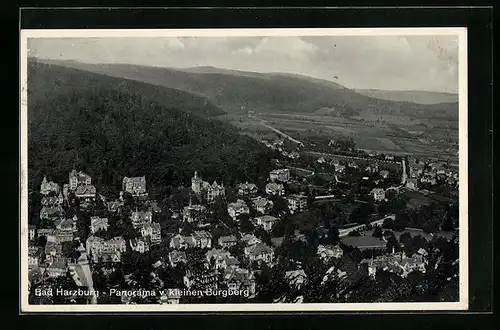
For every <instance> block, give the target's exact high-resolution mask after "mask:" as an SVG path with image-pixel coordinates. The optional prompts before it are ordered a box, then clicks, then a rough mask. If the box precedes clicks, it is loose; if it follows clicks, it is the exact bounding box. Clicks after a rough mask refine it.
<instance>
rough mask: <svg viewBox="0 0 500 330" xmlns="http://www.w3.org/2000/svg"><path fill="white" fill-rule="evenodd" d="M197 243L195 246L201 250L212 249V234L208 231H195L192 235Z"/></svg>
mask: <svg viewBox="0 0 500 330" xmlns="http://www.w3.org/2000/svg"><path fill="white" fill-rule="evenodd" d="M191 236H192V237H193V239H194V241H195V246H196V247H198V248H200V249H210V248H211V247H212V234H210V233H209V232H208V231H204V230H200V231H195V232H194V233H193V234H192V235H191Z"/></svg>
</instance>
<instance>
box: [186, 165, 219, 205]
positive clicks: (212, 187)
mask: <svg viewBox="0 0 500 330" xmlns="http://www.w3.org/2000/svg"><path fill="white" fill-rule="evenodd" d="M191 190H192V191H193V192H194V193H195V194H196V195H198V196H203V197H205V198H206V199H207V201H208V202H209V203H211V202H213V201H214V200H215V199H216V198H219V197H224V196H225V195H226V190H225V188H224V186H223V185H219V184H217V182H216V181H214V182H213V183H212V184H210V183H208V182H207V181H203V180H202V178H201V177H200V176H199V175H198V172H194V176H193V177H192V178H191Z"/></svg>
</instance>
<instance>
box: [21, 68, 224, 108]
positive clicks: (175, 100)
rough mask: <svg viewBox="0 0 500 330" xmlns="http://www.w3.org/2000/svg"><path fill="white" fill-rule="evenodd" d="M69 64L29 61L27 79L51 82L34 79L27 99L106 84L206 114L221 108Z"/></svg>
mask: <svg viewBox="0 0 500 330" xmlns="http://www.w3.org/2000/svg"><path fill="white" fill-rule="evenodd" d="M68 63H71V65H65V66H59V65H55V64H49V63H46V62H43V61H39V60H36V59H30V60H29V62H28V79H30V80H36V79H43V80H47V81H48V82H50V83H47V84H43V83H42V82H41V81H40V82H34V84H35V85H36V86H37V88H34V89H30V90H28V97H29V98H30V100H35V101H38V100H39V99H45V98H47V97H49V98H51V97H57V96H59V95H68V92H73V91H74V90H75V89H87V88H92V89H93V90H95V91H96V92H97V91H98V88H101V87H103V85H106V84H109V85H110V86H108V87H112V88H113V89H115V90H121V91H124V92H126V91H129V90H133V92H134V93H140V94H142V95H144V96H147V97H148V98H150V99H151V100H153V101H155V102H158V103H159V104H161V105H163V106H167V107H175V108H177V109H181V110H184V111H188V112H193V113H197V114H200V115H205V116H219V115H221V114H224V111H223V110H222V109H220V108H219V107H217V106H216V105H214V104H213V103H212V102H211V101H210V100H209V99H208V98H206V97H202V96H200V95H195V94H191V93H188V92H185V91H182V90H178V89H173V88H168V87H165V86H161V85H154V84H147V83H144V82H141V81H138V80H136V79H129V80H126V79H113V78H111V77H108V76H106V75H96V74H89V73H88V71H89V70H85V71H81V70H78V69H79V68H78V67H79V62H75V61H68Z"/></svg>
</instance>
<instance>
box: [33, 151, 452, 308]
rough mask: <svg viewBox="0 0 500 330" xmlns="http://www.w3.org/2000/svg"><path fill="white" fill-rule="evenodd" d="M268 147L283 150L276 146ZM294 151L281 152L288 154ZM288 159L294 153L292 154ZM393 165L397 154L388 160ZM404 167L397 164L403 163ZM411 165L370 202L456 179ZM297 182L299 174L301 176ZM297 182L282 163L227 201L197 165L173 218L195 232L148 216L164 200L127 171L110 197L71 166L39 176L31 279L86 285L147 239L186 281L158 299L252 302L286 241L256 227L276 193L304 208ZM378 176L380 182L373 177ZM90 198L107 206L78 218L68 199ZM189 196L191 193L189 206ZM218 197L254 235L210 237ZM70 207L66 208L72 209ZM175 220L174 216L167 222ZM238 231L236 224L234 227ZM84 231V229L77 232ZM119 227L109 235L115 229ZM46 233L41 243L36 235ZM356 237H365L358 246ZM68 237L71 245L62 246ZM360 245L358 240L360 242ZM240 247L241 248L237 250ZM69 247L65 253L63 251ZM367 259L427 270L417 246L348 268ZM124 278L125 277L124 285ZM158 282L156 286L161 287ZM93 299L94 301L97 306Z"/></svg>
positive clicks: (326, 253)
mask: <svg viewBox="0 0 500 330" xmlns="http://www.w3.org/2000/svg"><path fill="white" fill-rule="evenodd" d="M273 147H276V148H281V149H280V150H282V151H284V148H283V147H282V146H280V145H277V146H276V145H273ZM290 154H291V153H288V155H290ZM292 158H298V156H297V157H295V156H294V157H292ZM320 160H321V158H320V159H318V163H319V164H320V165H321V164H324V163H327V161H326V159H323V160H321V161H320ZM384 161H387V162H394V159H393V158H392V159H385V160H384ZM329 164H330V165H332V166H333V171H332V172H333V175H335V179H336V180H338V178H341V177H342V175H343V174H344V173H345V172H346V169H350V170H351V171H352V170H357V171H362V172H363V173H367V174H366V175H370V176H372V177H374V178H376V180H381V181H383V180H386V179H387V178H389V177H390V176H391V175H392V174H391V172H390V170H388V169H386V168H381V167H380V166H379V164H378V163H377V162H374V163H369V164H368V165H367V164H366V162H363V164H362V165H359V164H358V163H357V162H356V161H355V160H352V159H351V160H346V161H345V162H342V161H338V160H336V159H334V160H332V161H331V162H330V163H329ZM402 166H404V162H403V165H402ZM403 172H405V173H406V172H408V173H406V174H407V177H406V179H405V180H402V182H401V185H400V186H398V187H391V188H382V187H375V188H373V189H372V190H371V191H370V195H371V196H372V198H373V201H374V202H375V203H379V202H382V201H385V200H387V196H386V192H387V191H388V189H394V190H395V191H396V192H398V191H399V189H401V188H403V189H411V190H418V189H419V185H420V184H422V183H426V184H430V185H433V184H436V183H437V182H445V183H446V184H451V185H457V182H458V176H457V174H456V172H454V171H451V170H448V169H447V168H446V167H445V166H442V165H440V164H435V163H432V162H422V161H417V160H416V159H414V158H410V159H409V161H408V170H407V171H406V170H403ZM301 180H302V181H301V182H303V179H301ZM295 181H297V182H298V180H297V179H296V178H294V175H292V173H291V171H290V169H289V168H286V167H282V168H278V169H275V170H272V171H270V172H269V177H268V180H267V182H266V184H265V185H264V186H262V187H259V186H258V185H257V184H255V183H251V182H250V183H249V182H245V183H239V184H237V185H235V186H234V187H233V188H234V189H233V191H235V192H236V195H237V198H236V199H235V200H233V201H230V202H228V201H227V200H226V188H225V187H224V185H223V184H218V183H217V182H216V181H213V183H209V182H207V181H203V179H202V178H201V176H200V175H199V174H198V172H195V173H194V175H193V177H192V179H191V186H190V193H191V195H192V197H193V198H190V201H189V204H188V205H184V206H182V207H181V208H180V209H179V212H178V213H181V215H180V216H179V217H178V218H176V219H177V220H178V221H180V222H181V223H184V224H190V225H191V226H192V227H193V228H195V229H194V230H193V231H190V232H184V231H182V230H181V229H179V232H175V233H169V232H164V231H163V230H162V228H161V225H160V223H159V222H158V221H157V217H156V216H155V214H158V213H159V212H160V211H161V209H162V208H161V207H160V206H161V205H160V206H159V205H158V203H157V202H156V201H154V200H151V199H150V198H149V195H148V192H147V187H146V177H145V176H140V177H124V178H123V180H122V191H121V193H120V196H119V197H118V198H116V199H106V198H104V197H103V196H100V195H97V192H96V187H95V186H94V185H93V184H92V178H91V176H90V175H89V174H86V173H84V172H82V171H79V172H77V171H76V170H73V171H71V172H70V173H69V177H68V182H67V183H64V184H63V185H62V189H61V187H60V185H59V184H58V183H55V182H52V181H48V180H47V178H46V177H44V178H43V180H42V183H41V186H40V194H41V196H42V197H41V205H40V214H39V219H40V221H38V225H37V226H36V227H34V226H30V227H29V228H28V236H29V242H30V243H29V255H28V262H29V269H30V280H31V284H32V285H33V284H36V283H39V281H40V280H41V279H42V280H43V278H46V277H60V276H65V275H67V274H70V275H71V276H72V277H73V279H74V281H75V283H76V284H77V285H78V286H81V287H87V288H90V289H91V288H92V286H93V281H92V267H93V265H96V264H105V265H108V266H109V265H111V266H110V267H113V266H112V265H117V264H119V263H122V262H123V256H124V254H126V253H129V252H130V251H132V252H135V253H140V254H145V253H149V252H150V251H151V250H152V249H153V247H154V246H156V245H160V244H162V243H164V246H166V248H167V253H166V254H165V255H164V256H163V257H162V258H160V259H159V260H155V264H154V267H155V268H161V267H171V268H176V267H182V269H183V277H182V279H183V281H182V282H183V285H184V288H165V289H169V292H171V294H170V296H169V297H167V298H165V297H161V299H160V303H164V302H166V301H167V303H176V302H179V295H176V294H173V293H172V292H178V291H176V290H181V289H186V288H187V289H195V288H200V287H203V288H205V289H206V288H229V289H234V290H236V289H238V290H240V289H244V290H248V292H249V293H250V294H249V297H250V298H249V299H251V298H252V297H254V296H255V294H256V293H257V291H258V288H256V278H257V276H258V273H259V269H260V267H261V266H262V264H266V265H267V266H268V267H271V268H272V267H274V266H275V264H276V262H277V256H276V251H275V249H276V248H277V247H278V246H280V245H281V244H282V242H283V237H274V236H272V239H271V243H272V244H267V243H265V242H264V241H263V240H262V239H261V238H260V237H258V235H257V236H256V235H255V234H256V232H255V229H257V228H260V229H262V230H263V231H264V232H267V233H269V234H271V233H272V232H273V228H275V226H276V224H277V223H279V222H280V221H282V220H283V219H284V217H283V216H284V215H283V214H280V213H276V212H273V208H274V206H275V202H273V201H276V199H277V198H279V199H282V200H283V201H284V202H285V205H286V207H287V208H288V213H287V214H292V215H293V214H298V213H301V212H305V211H307V210H308V208H309V207H310V203H309V197H311V196H309V195H308V194H306V193H296V192H294V193H292V192H290V191H289V189H288V187H289V186H288V185H289V184H291V183H293V182H295ZM377 182H378V181H377ZM126 194H128V195H130V196H131V197H132V198H133V200H134V201H135V208H131V209H129V210H128V212H122V211H123V210H124V208H125V198H124V197H125V195H126ZM97 198H100V199H101V200H102V201H103V202H104V205H105V211H104V212H100V213H98V214H92V215H91V216H90V218H89V219H82V218H79V217H78V216H77V215H76V214H72V213H71V212H70V205H73V204H74V202H75V201H76V202H77V204H78V205H80V207H81V208H84V209H90V208H89V206H91V205H93V204H94V203H95V201H96V199H97ZM193 199H194V200H196V202H195V203H193ZM216 200H220V201H222V203H223V205H224V207H225V208H227V214H228V216H229V218H230V219H232V221H234V223H235V224H240V223H241V221H242V220H241V219H242V218H243V217H245V218H247V219H248V220H249V221H250V223H251V224H252V225H253V228H255V229H254V230H253V231H252V232H243V231H241V230H240V231H239V232H237V233H232V234H228V235H222V236H220V235H219V236H217V235H214V231H213V229H214V228H213V223H210V221H208V219H209V218H210V216H211V212H212V211H211V208H212V206H213V205H214V202H215V201H216ZM70 214H71V215H70ZM114 215H119V216H120V217H122V218H123V217H126V221H129V223H130V224H131V226H132V228H133V230H134V231H135V233H136V235H135V236H133V237H132V238H125V236H124V235H123V234H124V233H121V235H120V233H118V234H116V231H115V230H113V233H111V232H110V230H112V229H113V227H112V226H113V223H112V222H110V217H112V216H114ZM174 218H175V217H172V219H174ZM82 227H85V228H86V231H87V233H88V235H86V236H85V237H83V236H82V230H81V228H82ZM237 228H238V227H237ZM83 232H85V231H83ZM115 234H116V235H115ZM40 237H44V238H45V239H44V240H40V239H39V238H40ZM294 239H296V240H303V241H305V238H304V235H303V234H302V233H300V232H295V235H294ZM362 241H363V243H361V242H362ZM68 244H71V245H70V248H68ZM343 244H345V245H346V246H350V247H355V248H359V249H360V250H363V249H364V247H366V246H368V248H367V249H373V250H379V251H382V250H383V249H384V248H385V245H386V242H385V241H383V240H381V239H377V238H373V237H371V236H370V238H369V239H368V238H366V237H365V238H363V237H361V238H360V237H358V238H356V236H349V237H347V238H346V239H345V240H344V241H343ZM363 244H364V245H363ZM238 246H239V247H241V249H240V250H239V251H240V252H239V254H238V253H235V251H238V250H237V249H235V248H236V247H238ZM68 251H69V252H68ZM194 251H198V252H199V251H202V252H203V253H204V256H205V257H204V258H203V260H201V261H200V260H198V262H201V266H200V267H198V268H196V269H195V268H194V266H193V265H192V264H193V261H192V258H193V255H194V253H195V252H194ZM343 256H344V250H343V248H342V247H341V245H338V244H337V245H319V246H318V249H317V257H318V258H319V259H320V260H321V261H322V262H325V263H329V262H330V261H331V260H332V259H341V258H343ZM364 265H366V267H367V274H368V275H370V276H375V275H376V274H377V271H379V270H385V271H389V272H391V273H394V274H397V275H399V276H401V277H405V276H407V275H408V274H409V273H410V272H412V271H419V272H425V267H426V252H425V251H422V250H419V251H418V253H416V254H414V255H412V256H406V255H405V254H404V253H382V255H379V256H378V257H376V258H371V259H365V260H363V261H362V262H361V263H359V264H358V265H354V266H353V267H354V269H358V268H359V267H361V266H364ZM348 274H349V270H348V269H340V270H335V271H334V270H332V269H330V270H329V272H327V274H325V278H328V277H329V276H337V277H346V276H348ZM129 275H130V274H126V278H127V281H128V282H130V283H133V281H132V280H131V277H130V276H129ZM285 280H286V281H288V282H289V284H290V285H292V286H295V287H297V288H301V287H303V286H304V284H305V283H307V274H306V273H305V272H304V270H303V269H302V268H301V267H300V265H298V266H297V267H294V268H291V269H289V270H287V272H286V273H285ZM152 281H153V282H154V283H156V284H155V285H159V286H161V285H162V284H161V283H162V281H161V280H160V279H159V277H157V276H156V275H154V272H153V275H152ZM128 282H127V283H128ZM158 283H159V284H158ZM95 301H96V300H95V299H93V300H92V302H94V303H95Z"/></svg>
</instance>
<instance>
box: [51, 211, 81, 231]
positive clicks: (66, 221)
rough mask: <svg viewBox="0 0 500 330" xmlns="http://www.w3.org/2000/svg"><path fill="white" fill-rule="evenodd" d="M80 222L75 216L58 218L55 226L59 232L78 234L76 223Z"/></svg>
mask: <svg viewBox="0 0 500 330" xmlns="http://www.w3.org/2000/svg"><path fill="white" fill-rule="evenodd" d="M77 221H78V218H77V217H76V215H75V216H73V218H58V219H57V220H55V221H54V226H55V227H56V229H57V230H60V231H67V232H76V231H77V228H76V222H77Z"/></svg>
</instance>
